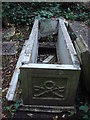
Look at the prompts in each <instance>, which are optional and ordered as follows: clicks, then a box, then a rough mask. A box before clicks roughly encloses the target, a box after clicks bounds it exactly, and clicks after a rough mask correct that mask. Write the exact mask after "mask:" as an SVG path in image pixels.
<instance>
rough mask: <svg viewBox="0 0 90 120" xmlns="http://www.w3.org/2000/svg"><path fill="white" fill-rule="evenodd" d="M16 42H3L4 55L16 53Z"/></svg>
mask: <svg viewBox="0 0 90 120" xmlns="http://www.w3.org/2000/svg"><path fill="white" fill-rule="evenodd" d="M17 47H18V45H17V43H16V42H3V43H2V55H15V54H16V51H17Z"/></svg>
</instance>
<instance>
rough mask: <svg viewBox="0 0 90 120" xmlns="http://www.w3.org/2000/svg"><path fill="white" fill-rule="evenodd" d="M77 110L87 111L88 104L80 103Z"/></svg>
mask: <svg viewBox="0 0 90 120" xmlns="http://www.w3.org/2000/svg"><path fill="white" fill-rule="evenodd" d="M79 110H83V111H84V112H85V113H87V111H88V105H87V103H85V105H81V106H80V107H79Z"/></svg>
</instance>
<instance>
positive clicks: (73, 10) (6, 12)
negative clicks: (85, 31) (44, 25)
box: [2, 2, 89, 25]
mask: <svg viewBox="0 0 90 120" xmlns="http://www.w3.org/2000/svg"><path fill="white" fill-rule="evenodd" d="M35 16H39V17H41V18H43V19H45V18H52V17H60V16H62V17H65V18H66V19H71V20H82V21H87V20H88V19H89V10H88V8H87V6H85V5H81V4H79V3H67V4H65V3H57V2H56V3H43V2H41V3H37V2H36V3H35V2H32V3H31V2H30V3H26V2H22V3H20V2H18V3H13V2H6V3H3V4H2V19H3V20H4V19H6V18H8V19H9V20H10V22H11V23H14V24H15V25H21V24H23V25H24V24H26V25H31V24H32V23H33V21H34V19H35ZM88 23H89V22H87V24H88Z"/></svg>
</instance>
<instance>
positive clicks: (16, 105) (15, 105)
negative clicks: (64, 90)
mask: <svg viewBox="0 0 90 120" xmlns="http://www.w3.org/2000/svg"><path fill="white" fill-rule="evenodd" d="M20 104H21V100H19V101H17V102H16V103H15V104H14V107H15V110H17V109H18V107H19V106H20Z"/></svg>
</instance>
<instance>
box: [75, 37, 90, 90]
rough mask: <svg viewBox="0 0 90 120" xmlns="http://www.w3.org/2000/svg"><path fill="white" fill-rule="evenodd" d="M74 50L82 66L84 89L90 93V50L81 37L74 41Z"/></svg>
mask: <svg viewBox="0 0 90 120" xmlns="http://www.w3.org/2000/svg"><path fill="white" fill-rule="evenodd" d="M74 43H75V48H76V51H77V54H78V58H79V60H80V63H81V65H82V71H83V73H82V76H83V80H84V83H85V85H86V89H87V91H88V92H90V50H89V49H88V46H87V44H86V43H85V41H84V40H83V38H82V36H80V37H79V38H77V39H76V41H74Z"/></svg>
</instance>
